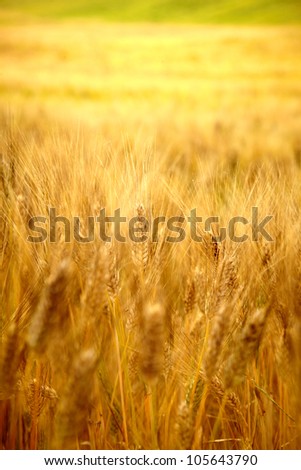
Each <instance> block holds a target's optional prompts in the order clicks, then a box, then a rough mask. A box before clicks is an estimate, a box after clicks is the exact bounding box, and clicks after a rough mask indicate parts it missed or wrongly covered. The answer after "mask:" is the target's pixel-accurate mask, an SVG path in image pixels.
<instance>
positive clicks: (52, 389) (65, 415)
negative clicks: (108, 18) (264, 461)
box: [0, 2, 301, 449]
mask: <svg viewBox="0 0 301 470" xmlns="http://www.w3.org/2000/svg"><path fill="white" fill-rule="evenodd" d="M32 3H34V2H32ZM25 4H26V2H25ZM54 4H56V2H54ZM0 37H1V40H0V70H1V71H0V191H1V193H0V194H1V199H0V208H1V218H0V221H1V230H0V235H1V238H0V286H1V287H0V308H1V310H0V327H1V350H0V447H1V448H2V449H50V448H52V449H74V448H75V449H155V448H157V449H294V448H298V449H301V437H300V436H301V421H300V416H301V408H300V399H299V397H300V393H301V381H300V367H301V355H300V341H301V244H300V223H301V213H300V204H301V188H300V177H301V137H300V129H301V61H300V51H301V35H300V29H299V28H298V27H297V26H253V27H250V26H240V27H237V26H236V27H235V26H229V25H228V26H227V25H223V26H213V25H211V26H210V25H207V26H205V25H190V26H188V25H180V24H178V25H171V24H168V25H167V24H156V25H155V24H151V23H136V24H126V23H122V24H121V23H112V24H109V23H104V22H100V21H96V19H95V18H94V19H90V20H88V19H73V20H71V19H68V20H65V19H61V21H60V22H56V21H53V20H51V21H50V19H49V18H48V19H47V21H43V22H42V21H41V20H39V21H38V20H36V21H33V20H32V18H31V19H30V21H29V20H28V22H27V21H23V22H19V21H15V19H14V21H10V22H7V21H0ZM51 208H52V209H51ZM254 208H255V209H254ZM104 209H105V211H106V215H107V216H112V215H113V214H114V211H116V210H117V209H120V214H121V216H124V217H126V222H122V223H121V225H120V223H119V228H120V234H119V238H120V237H124V239H125V240H124V241H118V240H116V230H117V229H116V227H117V226H118V223H117V221H116V218H115V219H111V221H108V222H107V223H106V226H105V228H104V227H103V230H102V229H101V228H100V227H99V224H100V222H99V220H98V222H97V223H96V217H98V218H101V214H102V211H103V210H104ZM194 209H196V212H197V215H198V216H199V217H202V220H199V221H198V224H197V225H196V226H194V225H193V222H192V220H191V219H192V214H193V212H192V211H193V210H194ZM54 213H55V215H56V216H57V217H61V218H60V219H56V220H55V218H53V214H54ZM37 216H39V217H40V219H39V221H37V220H36V219H33V218H34V217H37ZM41 217H42V219H41ZM62 217H65V218H66V219H68V220H66V219H64V220H63V219H62ZM74 217H75V218H76V217H78V218H79V220H80V222H76V220H75V219H74ZM88 217H90V219H88ZM157 217H165V218H166V220H165V222H166V223H165V222H164V221H163V222H160V224H158V225H157V226H156V224H155V227H156V231H155V235H156V236H155V237H151V236H150V235H151V234H152V235H153V233H154V232H153V231H152V230H151V227H152V228H153V227H154V221H155V220H156V218H157ZM209 217H217V218H218V220H217V219H215V220H211V222H212V223H209V222H208V218H209ZM235 217H241V218H242V217H243V218H244V219H239V220H238V219H233V218H235ZM265 217H269V219H268V220H267V222H266V224H265V225H264V226H263V225H262V227H261V228H260V226H259V228H258V225H260V222H261V221H262V220H263V219H264V218H265ZM133 218H136V219H135V224H136V225H135V227H136V228H137V230H138V239H136V238H135V237H133V236H132V232H131V229H130V226H129V224H128V223H127V222H128V221H130V220H133ZM91 219H92V221H91ZM171 220H172V222H171ZM233 220H235V223H234V222H233ZM167 221H168V222H167ZM114 224H115V225H114ZM193 227H194V228H193ZM256 227H257V228H256ZM263 228H264V229H265V230H266V232H265V231H264V229H263ZM93 229H95V231H94V232H93V233H92V231H93ZM223 229H225V230H223ZM104 230H105V231H104ZM223 233H226V236H225V237H223V236H222V234H223ZM266 233H267V235H266ZM44 235H45V237H44ZM139 235H140V236H139ZM171 235H172V239H171V238H170V237H171ZM40 236H41V237H42V238H39V237H40ZM243 236H247V239H246V240H245V239H244V240H245V241H243V242H242V238H241V237H243ZM28 237H33V238H34V239H35V243H33V242H32V241H33V238H28ZM108 237H111V240H108ZM117 238H118V237H117Z"/></svg>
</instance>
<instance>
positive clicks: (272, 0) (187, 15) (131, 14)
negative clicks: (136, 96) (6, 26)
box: [0, 0, 301, 24]
mask: <svg viewBox="0 0 301 470" xmlns="http://www.w3.org/2000/svg"><path fill="white" fill-rule="evenodd" d="M1 13H2V15H5V16H6V15H10V16H11V17H13V15H16V16H18V17H19V18H20V17H22V16H27V17H31V18H43V19H45V18H46V19H66V18H93V17H94V18H99V19H102V20H109V21H152V22H179V23H181V22H186V23H187V22H188V23H189V22H194V23H207V24H208V23H224V24H298V23H301V2H300V0H286V1H283V0H72V1H71V0H70V1H67V0H48V1H45V0H22V1H20V0H0V16H1ZM3 17H4V16H3Z"/></svg>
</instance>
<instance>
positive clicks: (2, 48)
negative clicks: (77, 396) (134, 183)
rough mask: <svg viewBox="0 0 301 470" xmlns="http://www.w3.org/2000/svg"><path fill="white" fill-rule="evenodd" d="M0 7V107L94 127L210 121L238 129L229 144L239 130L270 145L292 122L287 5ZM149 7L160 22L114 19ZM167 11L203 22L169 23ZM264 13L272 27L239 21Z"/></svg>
mask: <svg viewBox="0 0 301 470" xmlns="http://www.w3.org/2000/svg"><path fill="white" fill-rule="evenodd" d="M0 5H1V6H0V17H1V18H2V21H1V26H0V35H1V42H0V63H1V72H0V103H1V109H2V110H3V112H4V113H7V112H8V111H9V110H11V111H12V112H13V114H15V115H16V116H17V115H19V114H20V113H24V112H25V113H26V114H27V115H28V116H29V117H30V115H32V116H33V117H32V119H35V118H36V116H37V115H38V116H40V118H39V119H40V121H41V119H42V115H43V113H44V115H45V113H46V114H49V113H50V114H51V116H52V117H54V119H55V120H56V121H58V120H60V117H61V116H62V118H63V121H65V123H66V122H67V117H68V121H69V122H71V121H72V122H74V120H75V121H76V122H81V123H82V124H83V123H85V124H88V125H92V126H93V127H94V128H95V126H98V124H101V125H102V132H104V133H106V132H108V130H109V129H111V130H113V131H114V133H115V131H116V130H117V129H119V130H120V131H121V130H122V131H123V132H124V133H127V132H129V133H130V132H131V129H132V130H133V131H134V132H136V130H137V126H138V128H139V129H140V130H141V132H144V131H143V128H144V129H146V128H147V135H148V137H149V138H150V137H151V138H152V139H155V136H156V135H157V133H158V132H162V129H163V128H164V126H165V125H166V124H167V123H168V126H169V128H170V129H171V128H172V127H174V130H175V134H177V135H185V133H186V130H188V132H193V133H194V135H195V139H198V137H197V133H198V132H199V131H200V129H201V128H202V132H203V133H204V132H205V133H206V131H208V130H209V128H211V127H212V125H215V124H216V123H218V122H220V121H221V120H222V121H223V122H224V123H226V122H227V123H228V125H229V126H230V127H231V126H232V128H235V131H236V132H237V133H238V134H239V133H241V134H242V136H241V137H239V136H238V137H237V139H238V140H237V142H238V141H239V139H240V138H242V139H244V136H245V135H246V132H247V130H246V129H250V133H249V137H250V140H252V139H253V138H254V139H257V137H258V138H260V134H264V136H265V139H264V140H265V141H269V140H271V139H272V140H273V142H274V145H275V146H276V147H277V146H278V144H279V141H280V140H281V145H285V142H286V141H287V138H289V136H288V135H286V134H287V133H288V134H291V133H295V129H296V128H297V127H298V126H299V125H300V99H299V98H300V91H301V60H300V55H301V54H300V50H301V35H300V29H299V27H298V26H296V25H294V26H292V25H289V23H291V21H292V22H297V21H298V20H299V18H300V16H299V15H298V9H299V2H287V3H285V6H284V4H283V2H270V3H268V2H262V3H261V2H250V1H248V2H229V1H221V2H127V3H126V4H125V6H123V8H121V7H120V5H121V2H80V1H77V2H72V3H71V2H51V3H47V2H34V1H30V2H22V4H19V2H14V1H13V2H11V1H10V2H3V1H2V2H1V3H0ZM71 5H72V6H71ZM108 5H109V6H108ZM142 5H143V7H142ZM184 5H186V6H185V8H184ZM188 5H189V8H188ZM263 5H267V6H263ZM183 8H184V10H185V9H186V11H188V13H189V15H188V16H185V14H182V10H183ZM153 11H156V12H157V13H158V15H159V17H160V18H161V19H162V21H163V20H164V21H167V22H168V23H169V24H166V23H162V24H154V23H152V22H150V21H147V22H140V21H138V22H136V23H131V24H129V23H127V21H126V20H127V19H130V20H152V19H153V16H152V13H151V12H153ZM221 11H222V12H223V15H222V16H220V13H221ZM167 12H169V14H167ZM208 12H209V13H210V14H209V13H208ZM252 12H255V13H256V14H255V13H254V15H255V16H254V15H253V14H252ZM264 12H267V14H266V15H265V13H264ZM10 14H11V16H10ZM15 14H16V15H15ZM240 14H241V16H239V15H240ZM114 15H115V16H114ZM210 15H211V16H210ZM237 15H238V16H237ZM256 15H257V16H256ZM62 18H63V19H64V21H60V20H61V19H62ZM108 18H109V19H114V20H115V19H116V20H118V21H119V22H118V23H116V22H113V23H108V22H105V21H103V20H104V19H108ZM172 18H174V19H177V20H178V21H179V22H181V21H183V22H184V23H185V21H186V18H189V20H191V21H198V20H200V21H203V22H205V23H212V24H210V25H208V24H206V25H205V24H194V25H190V26H189V25H184V24H173V25H172V24H170V21H169V20H171V19H172ZM264 18H266V19H267V22H268V23H271V24H272V23H275V22H276V23H277V22H280V21H281V22H282V23H284V24H283V25H281V26H280V25H277V26H271V24H269V25H268V26H262V25H261V26H258V25H256V26H254V25H253V26H250V24H252V23H253V20H254V22H255V23H263V19H264ZM211 19H212V21H211ZM58 20H59V21H58ZM232 20H233V21H232ZM278 20H279V21H278ZM120 21H123V22H122V23H121V22H120ZM219 22H221V23H229V24H223V25H217V24H215V25H214V24H213V23H219ZM237 22H238V23H240V22H241V23H243V24H242V25H240V26H237V25H236V26H233V25H232V24H231V23H237ZM265 117H268V119H264V118H265ZM259 121H260V123H259ZM283 122H286V124H287V123H288V122H290V126H288V125H286V126H283ZM110 124H112V125H113V126H114V127H113V128H112V127H111V126H110ZM196 128H198V129H199V131H197V130H196ZM189 129H190V131H189ZM200 132H201V131H200ZM258 134H259V136H258ZM283 134H285V136H284V135H283ZM256 136H257V137H256ZM284 137H286V139H285V138H284ZM294 138H295V137H294ZM250 145H251V143H250ZM278 148H279V147H278Z"/></svg>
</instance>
